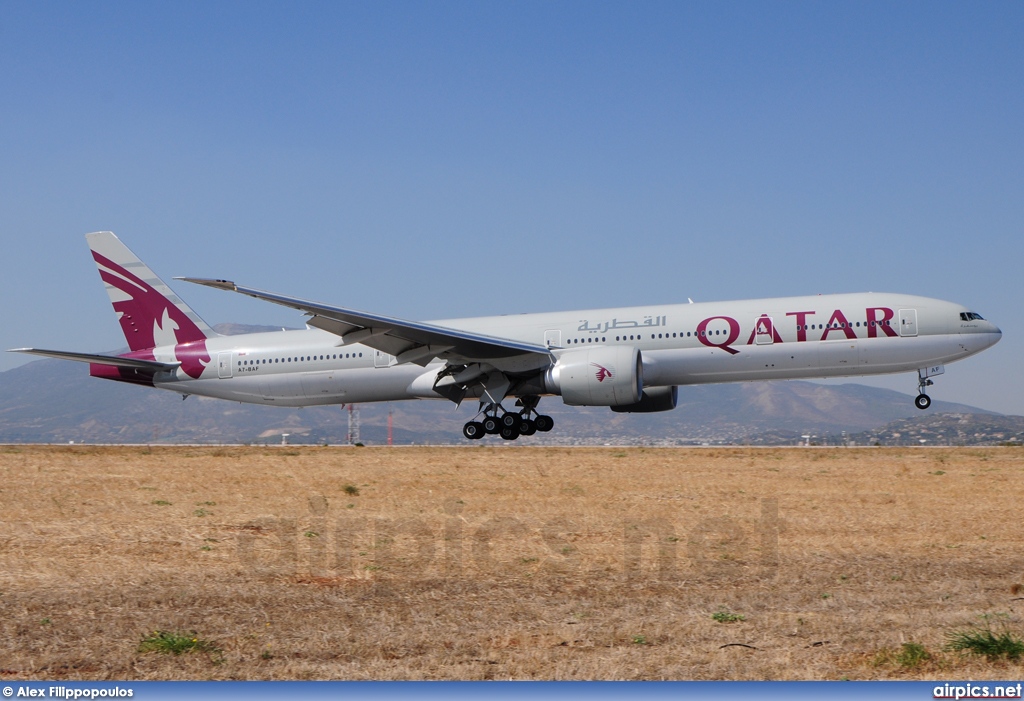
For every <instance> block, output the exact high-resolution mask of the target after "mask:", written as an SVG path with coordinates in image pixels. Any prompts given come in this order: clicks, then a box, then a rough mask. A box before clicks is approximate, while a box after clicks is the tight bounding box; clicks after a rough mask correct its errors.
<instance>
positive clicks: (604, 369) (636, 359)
mask: <svg viewBox="0 0 1024 701" xmlns="http://www.w3.org/2000/svg"><path fill="white" fill-rule="evenodd" d="M544 384H545V386H546V388H547V391H548V392H551V393H553V394H561V395H562V401H564V402H565V403H566V404H569V405H571V406H613V407H614V406H624V405H630V404H636V403H637V402H639V401H640V398H641V396H642V395H643V388H644V376H643V363H642V361H641V358H640V351H639V350H638V349H637V348H634V347H632V346H600V347H597V348H587V349H583V348H581V349H580V350H572V351H567V352H565V353H561V354H560V355H559V356H558V362H556V363H555V365H554V366H553V367H552V368H551V369H550V370H548V371H547V374H546V376H545V378H544Z"/></svg>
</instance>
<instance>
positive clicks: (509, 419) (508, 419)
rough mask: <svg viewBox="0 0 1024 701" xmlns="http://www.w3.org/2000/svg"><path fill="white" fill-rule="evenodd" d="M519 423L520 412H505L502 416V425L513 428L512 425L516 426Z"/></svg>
mask: <svg viewBox="0 0 1024 701" xmlns="http://www.w3.org/2000/svg"><path fill="white" fill-rule="evenodd" d="M517 423H519V415H518V414H512V413H508V414H504V415H503V416H502V417H501V425H502V426H507V427H509V428H511V427H513V426H515V425H516V424H517Z"/></svg>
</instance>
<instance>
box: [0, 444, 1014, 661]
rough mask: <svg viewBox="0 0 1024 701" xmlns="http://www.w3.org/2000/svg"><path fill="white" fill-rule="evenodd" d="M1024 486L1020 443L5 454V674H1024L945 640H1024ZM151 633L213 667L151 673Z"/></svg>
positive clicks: (0, 557) (0, 592)
mask: <svg viewBox="0 0 1024 701" xmlns="http://www.w3.org/2000/svg"><path fill="white" fill-rule="evenodd" d="M940 473H941V474H940ZM1022 473H1024V450H1020V449H1014V448H991V449H847V450H844V449H814V448H811V449H743V448H736V449H640V448H628V449H615V448H608V449H584V448H565V449H532V448H511V447H497V448H491V447H483V448H481V447H472V448H423V449H420V448H396V449H387V448H367V449H351V448H349V449H345V448H295V447H288V448H155V447H154V448H152V449H147V448H141V447H140V448H133V447H124V448H114V447H111V448H106V447H85V446H83V447H23V446H8V447H2V446H0V509H2V512H0V513H2V525H0V563H2V570H0V676H4V677H6V678H18V679H38V678H51V679H56V678H61V679H107V678H119V679H208V678H209V679H214V678H234V679H492V678H494V679H508V678H513V679H838V678H842V677H849V678H853V679H865V678H868V679H871V678H918V679H920V678H942V679H954V678H971V679H975V680H977V679H985V678H1014V677H1016V678H1020V677H1022V676H1024V664H1019V663H1009V662H1005V661H1004V662H988V661H986V660H985V659H983V658H981V659H974V658H968V657H964V656H960V655H957V654H954V653H950V652H944V651H943V645H944V643H945V638H946V635H947V634H948V632H949V631H950V630H952V629H955V628H957V627H962V626H965V625H970V624H974V623H977V622H978V621H979V618H978V617H979V616H981V615H984V614H1006V615H1005V616H1003V617H1002V618H1001V619H1000V620H1002V621H1005V625H1007V626H1009V627H1010V629H1012V630H1014V631H1016V632H1017V633H1018V634H1019V633H1024V623H1022V622H1021V621H1020V619H1019V618H1018V616H1017V615H1016V613H1015V609H1016V608H1018V607H1019V606H1020V601H1018V598H1019V596H1018V595H1019V593H1020V591H1021V583H1022V582H1024V548H1022V545H1024V528H1022V519H1021V516H1020V505H1021V504H1024V479H1022V477H1024V474H1022ZM353 487H354V488H355V489H357V490H358V494H352V493H351V492H352V491H353V489H352V488H353ZM720 610H727V611H729V612H732V613H735V614H738V615H741V616H743V617H744V619H745V620H742V621H736V622H732V623H723V622H717V621H715V620H713V619H712V614H714V613H715V612H716V611H720ZM155 630H166V631H195V632H196V635H197V637H200V638H201V639H204V640H208V641H210V642H211V643H212V644H214V645H216V646H217V647H218V648H220V650H221V651H222V652H221V653H220V654H218V655H212V654H203V653H192V654H185V655H181V656H179V657H175V656H170V655H159V654H155V653H140V652H139V651H138V646H139V642H140V640H141V639H142V637H143V636H145V635H147V634H149V633H152V632H153V631H155ZM904 642H915V643H920V644H922V645H924V646H925V647H926V648H927V649H928V650H929V652H931V654H932V659H931V660H929V661H927V662H925V663H923V664H922V665H919V666H917V667H912V668H905V667H901V666H900V665H899V663H898V662H897V661H896V659H897V656H896V654H895V653H896V652H898V650H899V648H900V645H901V644H902V643H904ZM735 643H740V644H742V645H744V646H749V647H744V646H740V645H735ZM723 646H726V647H723Z"/></svg>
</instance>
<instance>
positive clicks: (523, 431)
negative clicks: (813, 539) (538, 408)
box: [516, 418, 537, 436]
mask: <svg viewBox="0 0 1024 701" xmlns="http://www.w3.org/2000/svg"><path fill="white" fill-rule="evenodd" d="M516 428H517V429H518V430H519V435H520V436H532V435H533V434H535V433H536V432H537V423H536V422H535V421H534V420H533V419H526V418H520V419H519V421H518V422H517V423H516Z"/></svg>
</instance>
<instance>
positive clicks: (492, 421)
mask: <svg viewBox="0 0 1024 701" xmlns="http://www.w3.org/2000/svg"><path fill="white" fill-rule="evenodd" d="M482 423H483V427H484V433H490V434H492V435H493V434H495V433H497V432H498V431H500V430H501V422H499V421H498V417H497V416H485V417H484V420H483V422H482Z"/></svg>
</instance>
